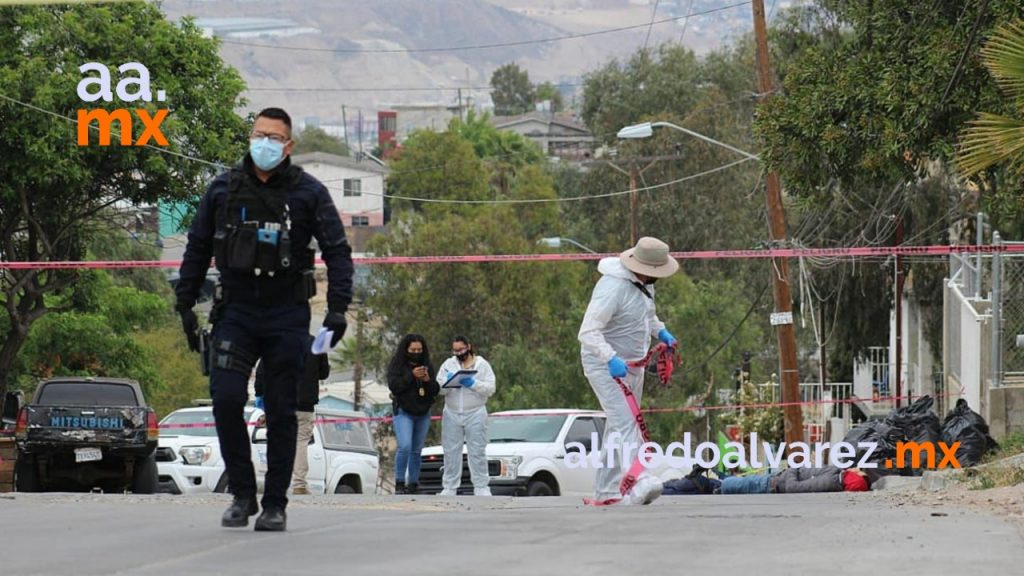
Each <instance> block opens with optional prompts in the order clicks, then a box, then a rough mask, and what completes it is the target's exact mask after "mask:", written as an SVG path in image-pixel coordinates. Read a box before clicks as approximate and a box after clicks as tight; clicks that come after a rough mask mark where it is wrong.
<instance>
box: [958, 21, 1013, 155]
mask: <svg viewBox="0 0 1024 576" xmlns="http://www.w3.org/2000/svg"><path fill="white" fill-rule="evenodd" d="M981 57H982V62H983V63H984V65H985V67H986V68H988V70H989V72H991V74H992V76H993V77H994V78H995V79H996V82H997V83H998V84H999V86H1000V87H1002V88H1003V90H1004V91H1005V92H1006V94H1007V95H1008V96H1009V97H1010V98H1013V99H1014V100H1015V101H1017V102H1018V103H1022V102H1024V20H1017V21H1016V22H1012V23H1009V24H1005V25H1003V26H1000V27H999V28H997V29H996V30H995V32H994V33H993V35H992V38H990V39H989V41H988V42H986V43H985V46H984V47H982V49H981ZM1007 160H1010V161H1014V160H1017V161H1019V160H1024V120H1019V119H1016V118H1010V117H1007V116H1000V115H998V114H991V113H989V112H980V113H979V114H978V118H977V119H975V120H973V121H971V122H969V123H968V128H967V129H966V130H965V131H964V133H963V136H962V138H961V147H960V151H959V153H958V156H957V166H959V168H960V170H961V171H962V172H963V173H964V174H965V175H970V174H975V173H977V172H980V171H982V170H984V169H986V168H988V167H990V166H993V165H995V164H999V163H1001V162H1004V161H1007Z"/></svg>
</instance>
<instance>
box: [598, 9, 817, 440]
mask: <svg viewBox="0 0 1024 576" xmlns="http://www.w3.org/2000/svg"><path fill="white" fill-rule="evenodd" d="M754 8H755V17H757V16H758V9H760V12H761V13H760V17H761V18H762V19H763V12H764V6H763V3H762V2H761V1H760V0H756V1H755V2H754ZM755 19H756V18H755ZM755 24H758V22H755ZM761 24H763V22H762V23H761ZM756 32H757V34H758V39H759V41H764V38H763V34H764V30H762V29H758V30H756ZM758 56H759V57H763V59H764V62H763V65H764V67H765V68H767V53H766V52H765V51H763V50H759V53H758ZM761 82H762V86H761V92H762V93H764V94H768V93H770V92H771V91H772V89H771V86H770V80H769V76H768V75H767V74H765V73H763V71H762V74H761ZM659 126H664V127H666V128H672V129H673V130H678V131H680V132H683V133H685V134H689V135H690V136H693V137H694V138H698V139H700V140H703V141H705V142H708V143H711V144H714V145H716V146H720V147H722V148H725V149H726V150H731V151H732V152H735V153H737V154H740V155H742V156H745V157H747V158H749V159H751V160H760V159H761V158H760V157H759V156H758V155H756V154H751V153H750V152H746V151H744V150H740V149H739V148H736V147H735V146H730V145H728V144H726V143H724V142H719V141H718V140H715V139H714V138H709V137H708V136H705V135H703V134H698V133H697V132H694V131H693V130H688V129H686V128H683V127H682V126H676V125H675V124H672V123H671V122H644V123H643V124H633V125H632V126H626V127H625V128H623V129H621V130H619V132H618V134H617V136H618V137H619V138H650V137H651V135H653V134H654V128H656V127H659ZM765 192H766V195H767V203H768V217H769V220H770V221H769V225H770V228H771V235H772V240H774V241H775V242H784V241H785V240H786V226H785V222H786V216H785V213H784V210H783V207H782V192H781V184H780V182H779V176H778V173H777V172H775V171H772V172H769V173H768V177H767V180H766V187H765ZM772 264H773V268H774V270H773V272H772V282H773V284H774V291H773V292H774V296H775V313H773V314H772V318H771V323H772V325H773V326H778V331H777V336H778V342H779V367H780V369H781V372H782V401H783V402H786V403H789V405H787V406H786V408H785V410H784V413H785V420H786V433H785V436H786V443H787V444H788V445H790V446H791V445H792V444H793V443H794V442H797V441H800V440H802V439H803V415H802V414H801V413H800V407H799V406H798V405H797V404H796V402H799V400H800V372H799V366H798V365H797V357H796V329H795V327H794V326H793V311H792V310H793V301H792V297H791V296H790V291H789V266H788V263H787V260H786V259H785V258H779V259H778V261H777V262H776V260H775V259H773V260H772Z"/></svg>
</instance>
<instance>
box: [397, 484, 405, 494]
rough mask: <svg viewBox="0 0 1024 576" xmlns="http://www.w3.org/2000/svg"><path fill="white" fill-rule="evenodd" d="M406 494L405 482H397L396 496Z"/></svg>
mask: <svg viewBox="0 0 1024 576" xmlns="http://www.w3.org/2000/svg"><path fill="white" fill-rule="evenodd" d="M405 493H406V492H405V482H395V494H405Z"/></svg>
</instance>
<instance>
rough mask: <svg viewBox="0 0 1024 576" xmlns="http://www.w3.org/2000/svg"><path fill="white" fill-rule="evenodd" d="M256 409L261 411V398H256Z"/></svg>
mask: <svg viewBox="0 0 1024 576" xmlns="http://www.w3.org/2000/svg"><path fill="white" fill-rule="evenodd" d="M256 407H257V408H259V409H260V410H263V396H257V397H256Z"/></svg>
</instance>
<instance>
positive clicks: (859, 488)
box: [843, 470, 868, 492]
mask: <svg viewBox="0 0 1024 576" xmlns="http://www.w3.org/2000/svg"><path fill="white" fill-rule="evenodd" d="M843 491H844V492H867V491H868V480H867V478H865V477H863V476H861V475H860V474H857V473H856V472H854V471H852V470H847V471H845V472H844V473H843Z"/></svg>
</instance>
